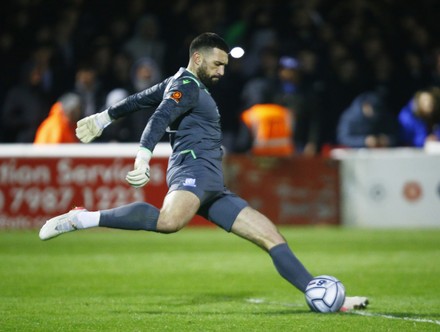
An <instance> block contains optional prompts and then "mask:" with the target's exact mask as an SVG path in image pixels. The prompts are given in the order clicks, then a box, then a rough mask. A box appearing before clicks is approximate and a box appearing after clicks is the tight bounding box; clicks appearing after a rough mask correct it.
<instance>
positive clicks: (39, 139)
mask: <svg viewBox="0 0 440 332" xmlns="http://www.w3.org/2000/svg"><path fill="white" fill-rule="evenodd" d="M80 116H81V98H80V97H79V96H78V95H76V94H74V93H66V94H64V95H62V96H61V97H60V98H59V99H58V101H57V102H56V103H55V104H54V105H53V106H52V108H51V109H50V113H49V116H48V117H47V118H46V119H45V120H44V121H43V122H42V123H41V125H40V126H39V127H38V130H37V134H36V135H35V140H34V143H35V144H59V143H77V142H78V139H77V138H76V136H75V128H76V122H77V121H78V120H79V119H80Z"/></svg>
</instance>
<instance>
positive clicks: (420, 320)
mask: <svg viewBox="0 0 440 332" xmlns="http://www.w3.org/2000/svg"><path fill="white" fill-rule="evenodd" d="M246 302H249V303H254V304H274V305H279V306H284V307H301V306H302V305H300V304H296V303H286V302H275V301H266V300H265V299H258V298H250V299H246ZM345 313H346V314H350V315H360V316H366V317H378V318H386V319H400V320H406V321H409V322H415V323H429V324H435V325H440V321H439V320H434V319H426V318H413V317H400V316H393V315H386V314H376V313H371V312H366V311H360V310H352V311H348V312H345Z"/></svg>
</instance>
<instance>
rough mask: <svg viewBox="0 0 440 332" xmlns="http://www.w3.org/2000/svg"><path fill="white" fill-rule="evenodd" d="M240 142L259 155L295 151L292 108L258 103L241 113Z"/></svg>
mask: <svg viewBox="0 0 440 332" xmlns="http://www.w3.org/2000/svg"><path fill="white" fill-rule="evenodd" d="M241 120H242V122H243V124H244V126H243V129H242V130H241V132H240V136H239V137H238V142H237V144H238V145H239V147H240V148H241V149H243V150H248V149H250V150H251V152H252V154H254V155H257V156H272V157H275V156H276V157H287V156H291V155H292V154H293V152H294V146H293V138H292V137H293V135H292V132H293V130H292V127H293V121H292V112H291V111H290V110H289V109H288V108H286V107H283V106H281V105H277V104H256V105H254V106H252V107H251V108H249V109H247V110H245V111H244V112H243V113H242V115H241Z"/></svg>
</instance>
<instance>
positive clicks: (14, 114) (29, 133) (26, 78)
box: [1, 62, 50, 143]
mask: <svg viewBox="0 0 440 332" xmlns="http://www.w3.org/2000/svg"><path fill="white" fill-rule="evenodd" d="M21 77H22V80H21V83H19V84H17V85H16V86H13V87H12V88H11V89H10V90H8V93H7V94H6V97H5V102H4V104H3V114H2V121H1V125H2V128H1V132H2V134H3V138H2V140H3V141H4V142H16V143H32V142H33V141H34V137H35V132H36V130H37V127H38V125H39V124H40V123H41V121H43V119H44V118H45V117H46V115H47V110H48V109H49V105H50V102H49V99H48V97H47V95H46V94H45V93H44V91H43V89H42V70H41V68H40V67H39V66H37V64H36V63H35V62H29V63H26V64H25V65H24V66H23V68H22V75H21Z"/></svg>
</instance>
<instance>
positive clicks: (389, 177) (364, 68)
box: [0, 0, 440, 228]
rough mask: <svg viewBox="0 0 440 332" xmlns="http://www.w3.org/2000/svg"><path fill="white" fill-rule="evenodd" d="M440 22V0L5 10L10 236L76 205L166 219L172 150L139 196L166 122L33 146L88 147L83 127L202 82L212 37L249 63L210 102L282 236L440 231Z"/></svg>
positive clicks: (245, 189)
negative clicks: (172, 84) (306, 228)
mask: <svg viewBox="0 0 440 332" xmlns="http://www.w3.org/2000/svg"><path fill="white" fill-rule="evenodd" d="M438 13H440V2H439V1H437V0H419V1H412V0H382V1H371V0H327V1H324V0H284V1H282V0H280V1H269V0H259V1H255V0H233V1H232V0H209V1H203V0H199V1H197V0H194V1H189V0H175V1H146V0H124V1H108V0H105V1H104V0H93V1H85V0H58V1H54V0H51V1H43V0H14V1H12V0H5V1H2V2H1V3H0V68H1V69H0V143H3V144H0V155H1V158H0V185H1V188H0V189H1V190H0V228H5V227H6V228H9V227H13V228H15V227H23V228H26V227H36V226H39V225H41V224H42V223H43V222H44V221H45V220H46V219H47V218H48V217H50V216H53V215H56V214H60V213H64V212H65V211H66V210H68V209H69V208H71V207H72V205H84V206H86V207H88V208H89V209H102V208H110V207H114V206H117V205H120V204H123V203H127V202H131V201H133V200H144V199H147V200H149V201H151V200H152V201H153V203H155V204H157V205H158V206H159V205H160V204H161V199H162V196H163V195H165V193H166V190H167V187H166V183H165V180H164V174H165V171H166V160H167V156H168V155H169V146H168V150H167V148H164V146H161V147H160V148H161V149H162V148H164V149H165V150H166V152H164V153H162V154H161V153H160V149H159V154H157V153H156V151H155V156H157V159H156V160H154V161H153V164H152V167H153V168H154V167H156V170H155V172H152V174H153V175H154V174H156V175H154V176H155V177H156V178H154V179H153V178H152V181H151V184H150V186H149V187H153V189H150V190H151V191H152V192H156V195H153V196H154V197H150V194H149V192H148V191H145V192H144V191H134V190H133V189H132V188H128V186H127V184H126V183H125V182H124V177H125V174H126V171H127V170H128V169H130V167H131V165H132V158H133V156H134V155H135V153H136V149H137V144H136V142H138V141H139V138H140V135H141V133H142V131H143V129H144V126H145V124H146V122H147V121H148V118H149V116H150V115H151V111H142V112H138V113H136V114H133V115H132V116H130V117H128V118H126V119H123V120H122V121H121V120H120V121H117V122H116V123H113V124H112V126H110V127H109V128H108V129H106V130H105V131H104V134H103V135H102V137H100V138H99V139H98V140H97V143H103V142H105V143H116V145H115V144H104V145H102V147H101V148H100V149H97V147H96V145H95V144H92V145H76V144H71V146H70V147H67V146H63V147H62V148H60V147H59V146H58V147H56V148H55V149H52V150H51V151H48V150H44V149H41V148H38V149H35V146H34V145H33V144H32V143H75V142H77V140H76V137H75V134H74V128H75V124H76V121H77V119H78V118H79V117H84V116H88V115H91V114H93V113H96V112H100V111H103V110H104V109H106V108H107V107H109V106H110V105H112V104H114V103H116V102H118V101H119V100H121V99H123V98H125V97H127V96H128V95H130V94H133V93H136V92H139V91H142V90H143V89H146V88H148V87H150V86H152V85H154V84H156V83H157V82H160V81H161V80H163V79H165V78H166V77H168V76H170V75H173V74H174V73H175V72H176V71H177V70H178V69H179V67H186V65H187V64H188V46H189V43H190V42H191V40H192V39H193V38H194V37H195V36H197V35H198V34H200V33H202V32H206V31H211V32H216V33H218V34H220V35H221V36H222V37H224V38H225V40H226V41H227V43H228V45H229V46H230V48H231V49H232V48H233V47H236V46H238V47H242V48H243V49H244V51H245V52H244V55H243V56H242V57H240V58H234V57H230V61H229V65H228V68H227V70H226V74H225V77H224V78H223V79H222V80H220V82H219V84H218V85H216V86H215V87H213V88H212V89H210V92H211V93H212V94H213V96H214V98H215V100H216V102H217V104H218V106H219V110H220V113H221V121H222V130H223V136H224V141H223V145H224V147H225V149H226V151H227V152H230V153H229V154H228V155H227V158H226V162H225V172H226V178H227V181H228V183H227V184H228V185H229V186H230V187H231V189H233V190H234V191H235V192H237V193H238V194H240V195H242V196H243V197H244V198H246V199H247V200H248V201H249V202H250V203H251V205H253V206H254V207H256V208H258V209H260V210H261V211H262V212H264V213H265V214H267V215H268V216H269V217H271V218H272V219H273V220H275V222H277V223H282V224H347V225H360V226H366V225H369V226H374V227H394V226H395V227H401V226H404V227H415V226H423V227H438V226H439V223H438V219H436V218H437V217H436V216H438V215H439V213H440V211H439V208H440V204H438V202H439V197H440V178H439V175H438V172H437V171H436V170H438V168H439V167H440V156H439V155H438V152H439V151H440V148H439V147H438V145H436V146H437V147H436V148H434V150H435V151H436V153H435V154H434V155H432V154H429V155H428V154H425V153H424V152H425V150H426V145H427V143H432V142H436V141H437V142H438V141H439V140H440V39H439V37H438V36H439V35H440V25H439V24H438V18H439V15H438ZM249 114H252V116H250V115H249ZM254 115H255V116H254ZM255 118H257V119H258V123H255V122H253V120H252V121H251V120H250V119H255ZM274 124H276V125H274ZM259 128H263V129H265V128H266V129H267V128H269V129H270V128H278V129H277V130H259ZM55 133H59V135H58V136H56V135H55ZM264 135H266V136H264ZM270 139H273V140H274V141H276V142H281V141H282V142H285V143H286V144H285V145H284V146H280V147H278V149H275V150H271V149H270V148H268V147H264V146H263V148H261V144H260V143H264V142H265V141H268V140H270ZM18 143H24V144H18ZM119 143H133V144H128V145H130V147H121V146H122V145H117V144H119ZM255 143H258V144H255ZM257 145H258V147H259V148H258V149H257V148H256V146H257ZM430 146H432V145H430ZM341 148H344V149H342V150H343V151H345V152H343V153H341ZM348 148H349V149H348ZM365 148H367V149H365ZM370 148H371V149H370ZM377 148H380V149H377ZM383 148H385V149H383ZM402 148H403V149H404V151H402ZM409 148H411V151H409ZM423 148H425V149H423ZM366 150H368V152H369V153H367V152H366ZM383 150H386V152H384V151H383ZM332 151H333V152H332ZM334 151H336V152H337V151H339V152H337V153H334ZM104 154H105V156H104ZM255 155H258V156H259V157H261V156H263V157H268V156H269V157H282V158H269V159H260V158H253V157H255ZM92 156H93V157H92ZM29 157H32V158H29ZM286 157H288V158H286ZM310 157H312V158H310ZM329 157H331V158H329ZM64 174H68V177H64ZM262 188H264V189H265V190H261V189H262ZM157 193H160V195H157Z"/></svg>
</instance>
